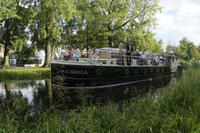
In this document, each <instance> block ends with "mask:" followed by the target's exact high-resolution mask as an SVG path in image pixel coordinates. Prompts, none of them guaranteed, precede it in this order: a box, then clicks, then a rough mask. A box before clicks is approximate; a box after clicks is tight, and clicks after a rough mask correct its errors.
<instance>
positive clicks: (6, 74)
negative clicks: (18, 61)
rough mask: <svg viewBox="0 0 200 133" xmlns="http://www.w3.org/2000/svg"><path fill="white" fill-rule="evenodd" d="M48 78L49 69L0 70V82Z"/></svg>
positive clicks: (13, 68)
mask: <svg viewBox="0 0 200 133" xmlns="http://www.w3.org/2000/svg"><path fill="white" fill-rule="evenodd" d="M49 78H50V68H41V67H11V68H9V69H0V81H3V80H29V79H49Z"/></svg>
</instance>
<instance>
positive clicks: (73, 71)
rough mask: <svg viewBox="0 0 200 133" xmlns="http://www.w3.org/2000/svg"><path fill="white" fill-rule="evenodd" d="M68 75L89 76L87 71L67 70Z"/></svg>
mask: <svg viewBox="0 0 200 133" xmlns="http://www.w3.org/2000/svg"><path fill="white" fill-rule="evenodd" d="M66 74H77V75H88V72H87V70H66Z"/></svg>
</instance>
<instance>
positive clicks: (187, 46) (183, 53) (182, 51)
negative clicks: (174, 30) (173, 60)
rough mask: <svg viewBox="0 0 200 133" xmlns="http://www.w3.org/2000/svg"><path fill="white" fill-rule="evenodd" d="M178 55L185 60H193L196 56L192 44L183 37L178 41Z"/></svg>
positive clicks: (195, 50) (194, 47)
mask: <svg viewBox="0 0 200 133" xmlns="http://www.w3.org/2000/svg"><path fill="white" fill-rule="evenodd" d="M178 55H179V56H180V57H182V58H183V59H185V60H194V59H195V57H196V56H197V48H196V46H195V45H194V43H193V42H191V41H189V40H188V39H187V38H185V37H184V38H183V39H182V40H180V45H179V46H178Z"/></svg>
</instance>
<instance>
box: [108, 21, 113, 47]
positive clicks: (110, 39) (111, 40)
mask: <svg viewBox="0 0 200 133" xmlns="http://www.w3.org/2000/svg"><path fill="white" fill-rule="evenodd" d="M108 31H109V34H111V33H112V28H111V24H110V23H108ZM108 46H109V47H113V37H112V35H109V36H108Z"/></svg>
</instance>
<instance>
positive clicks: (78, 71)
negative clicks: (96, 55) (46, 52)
mask: <svg viewBox="0 0 200 133" xmlns="http://www.w3.org/2000/svg"><path fill="white" fill-rule="evenodd" d="M170 73H171V71H170V68H169V67H167V66H106V65H105V66H93V65H77V64H59V63H52V64H51V79H52V85H53V86H54V87H68V88H73V87H83V88H91V87H92V88H95V87H96V88H101V87H104V88H105V87H109V86H110V85H112V86H113V85H114V86H115V85H121V84H123V85H124V84H129V83H131V84H132V83H134V82H135V83H138V82H142V81H148V80H149V81H151V80H152V79H154V78H158V77H159V76H162V75H167V74H170Z"/></svg>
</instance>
